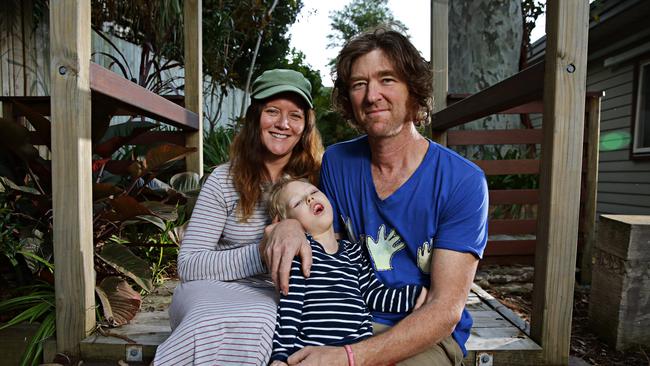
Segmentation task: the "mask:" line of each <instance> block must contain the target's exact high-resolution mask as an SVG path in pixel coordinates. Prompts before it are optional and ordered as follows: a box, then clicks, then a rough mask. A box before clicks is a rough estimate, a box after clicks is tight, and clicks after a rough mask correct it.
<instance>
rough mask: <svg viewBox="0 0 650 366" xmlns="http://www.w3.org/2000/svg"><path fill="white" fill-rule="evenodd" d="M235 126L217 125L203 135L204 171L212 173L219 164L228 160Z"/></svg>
mask: <svg viewBox="0 0 650 366" xmlns="http://www.w3.org/2000/svg"><path fill="white" fill-rule="evenodd" d="M234 135H235V129H234V127H217V128H215V129H213V130H209V131H207V130H206V131H205V133H204V135H203V172H204V173H210V172H212V169H214V168H215V167H216V166H217V165H220V164H223V163H225V162H226V161H228V158H229V151H230V143H231V142H232V139H233V138H234Z"/></svg>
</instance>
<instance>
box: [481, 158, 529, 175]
mask: <svg viewBox="0 0 650 366" xmlns="http://www.w3.org/2000/svg"><path fill="white" fill-rule="evenodd" d="M472 162H473V163H474V164H476V165H478V167H479V168H481V169H482V170H483V172H484V173H485V175H506V174H538V173H539V164H540V161H539V160H535V159H516V160H472Z"/></svg>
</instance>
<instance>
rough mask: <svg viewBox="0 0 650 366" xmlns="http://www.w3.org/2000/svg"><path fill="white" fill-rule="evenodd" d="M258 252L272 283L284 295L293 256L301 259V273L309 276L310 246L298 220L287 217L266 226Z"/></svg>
mask: <svg viewBox="0 0 650 366" xmlns="http://www.w3.org/2000/svg"><path fill="white" fill-rule="evenodd" d="M260 252H261V253H262V256H263V257H264V261H265V262H266V267H267V268H268V269H269V271H270V272H271V278H272V279H273V283H275V285H276V287H278V288H279V289H280V291H281V292H282V293H283V294H284V295H286V294H288V293H289V274H290V272H291V261H293V258H294V257H295V256H299V257H300V259H301V263H302V273H303V275H304V276H305V277H309V270H310V269H311V247H310V246H309V242H308V241H307V238H306V237H305V231H304V230H303V228H302V225H300V223H299V222H298V220H294V219H287V220H283V221H280V222H278V223H274V224H271V225H269V226H267V227H266V228H265V229H264V238H263V239H262V243H261V244H260Z"/></svg>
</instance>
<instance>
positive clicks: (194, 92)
mask: <svg viewBox="0 0 650 366" xmlns="http://www.w3.org/2000/svg"><path fill="white" fill-rule="evenodd" d="M201 4H202V0H185V1H183V22H184V23H183V37H184V40H185V108H187V109H188V110H190V111H192V112H194V113H196V115H197V116H198V122H199V123H198V125H197V129H196V132H194V133H192V134H190V135H189V136H188V137H187V140H186V145H187V146H188V147H195V148H196V152H195V153H193V154H190V155H189V156H188V157H187V158H186V159H185V162H186V165H187V170H188V171H191V172H195V173H198V174H199V176H202V175H203V51H202V43H201V42H203V36H202V34H201V33H202V32H201V24H202V20H201V19H202V12H201V8H202V5H201Z"/></svg>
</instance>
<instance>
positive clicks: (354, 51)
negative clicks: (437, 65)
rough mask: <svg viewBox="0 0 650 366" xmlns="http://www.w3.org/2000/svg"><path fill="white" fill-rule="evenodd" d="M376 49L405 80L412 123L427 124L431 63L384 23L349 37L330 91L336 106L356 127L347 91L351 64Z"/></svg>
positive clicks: (431, 106) (338, 62) (340, 54)
mask: <svg viewBox="0 0 650 366" xmlns="http://www.w3.org/2000/svg"><path fill="white" fill-rule="evenodd" d="M377 49H379V50H382V51H383V52H384V54H385V55H386V57H388V59H389V60H390V61H391V62H392V64H393V67H394V68H395V72H396V73H397V76H398V77H399V78H400V79H402V80H403V81H404V82H405V83H406V85H407V87H408V91H409V101H410V103H411V104H412V106H411V108H412V111H413V112H414V116H413V118H414V121H413V122H414V123H415V125H416V126H424V125H426V124H428V123H429V122H430V120H431V111H432V109H433V85H432V84H433V73H432V71H431V67H430V64H429V62H427V61H426V60H425V59H424V58H423V57H422V55H421V54H420V52H419V51H418V50H417V49H416V48H415V46H413V44H412V43H411V41H409V40H408V38H406V37H405V36H404V35H403V34H401V33H399V32H397V31H395V30H393V29H391V28H390V27H389V26H385V25H384V26H379V27H377V28H374V29H371V30H369V31H366V32H364V33H361V34H359V35H358V36H356V37H354V38H352V39H351V40H350V41H349V42H348V43H347V44H346V45H345V46H344V47H343V49H342V50H341V52H340V53H339V55H338V57H337V59H336V69H335V70H336V71H335V72H336V75H335V81H334V88H333V90H332V103H333V104H334V106H335V108H336V109H337V110H338V111H339V112H340V113H341V114H342V115H343V117H344V118H346V119H347V120H348V121H350V123H351V124H352V125H353V126H354V127H358V122H357V121H356V120H355V118H354V113H353V111H352V104H351V102H350V94H349V91H350V84H349V82H350V76H351V75H350V74H351V72H352V65H353V64H354V62H355V61H356V60H357V58H359V57H361V56H363V55H365V54H367V53H370V52H372V51H374V50H377Z"/></svg>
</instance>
